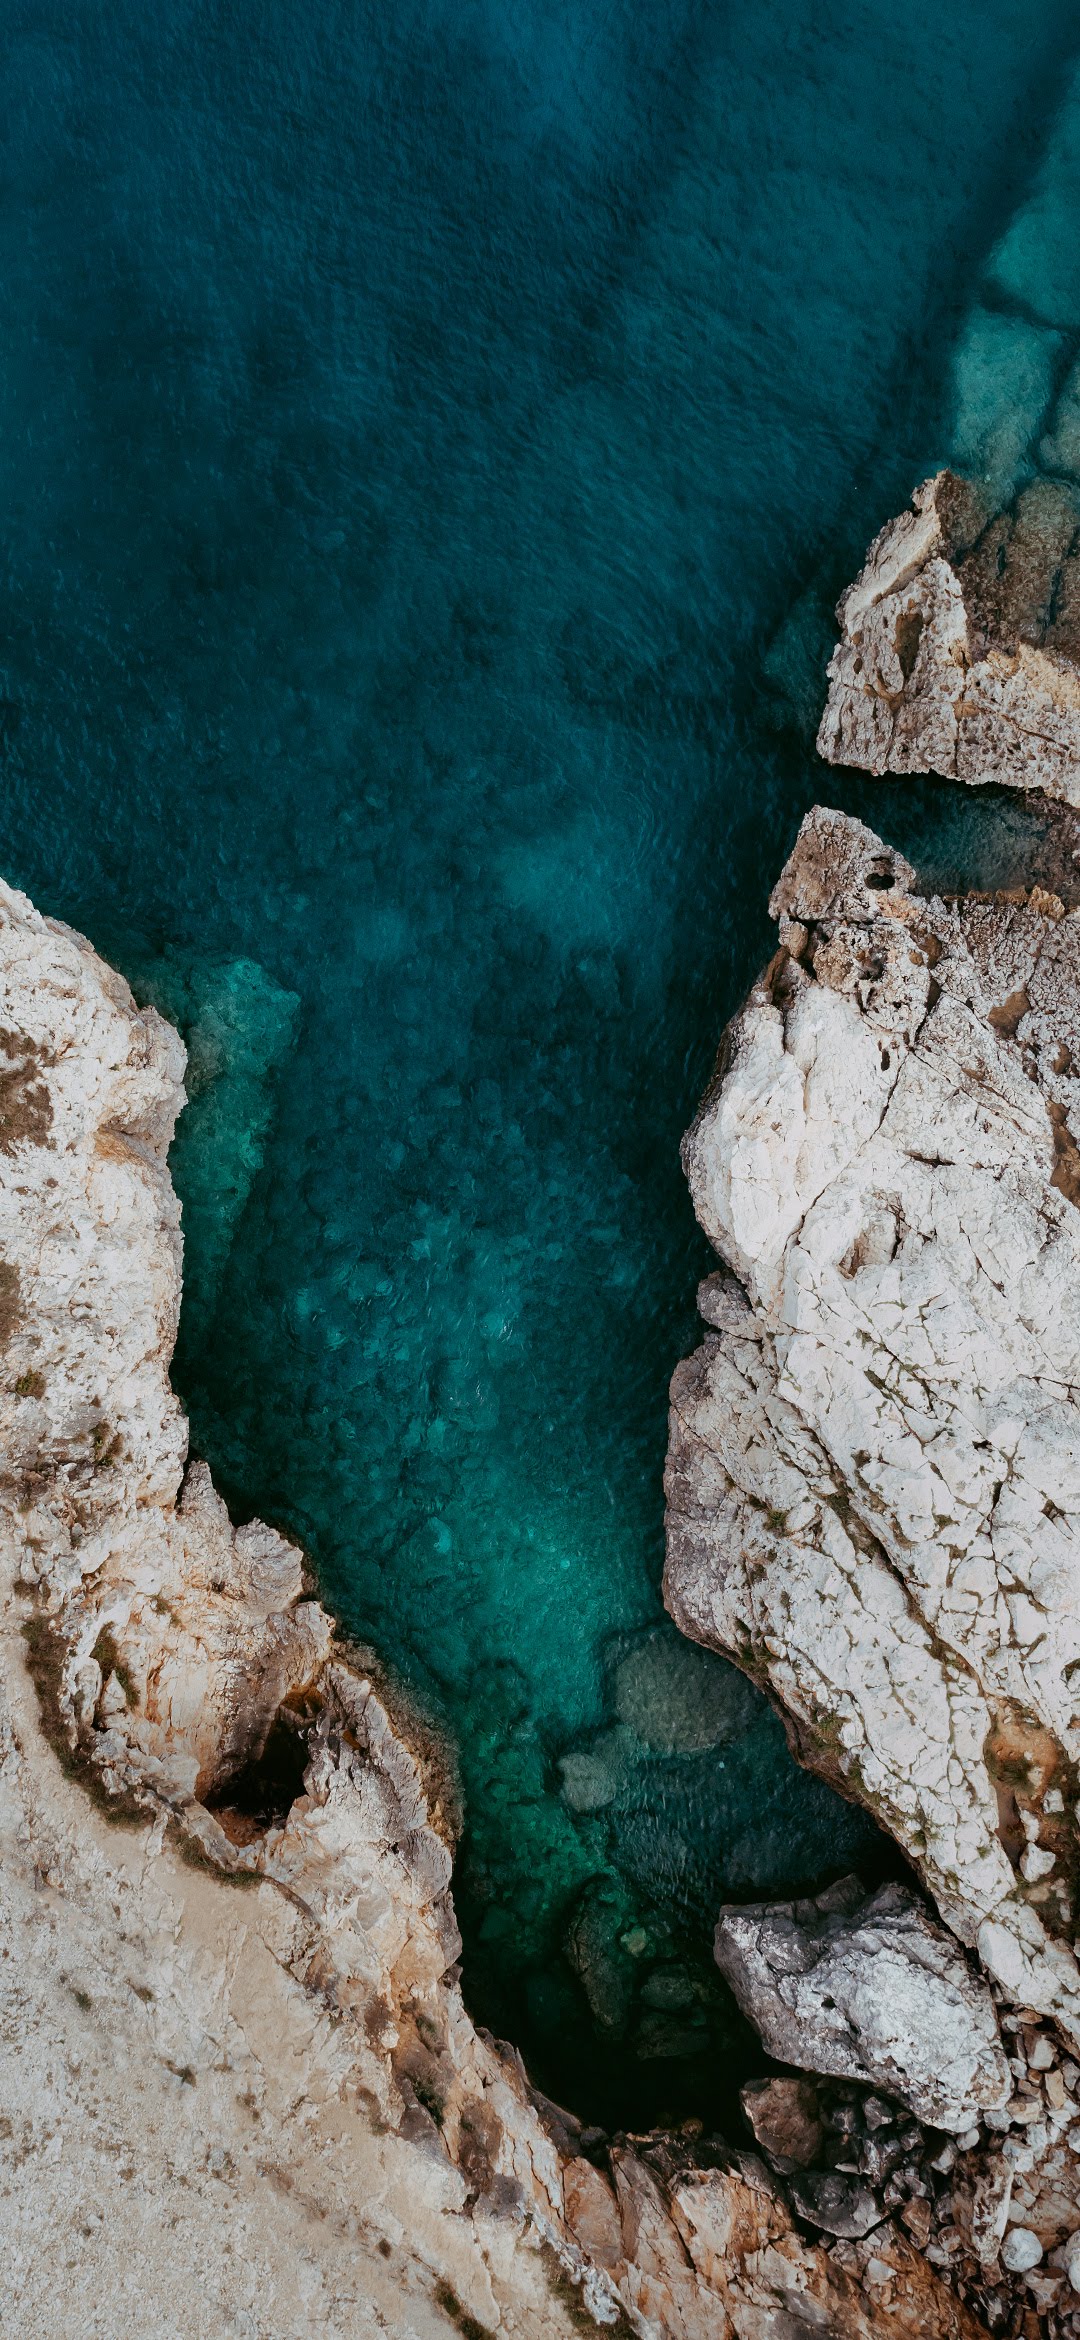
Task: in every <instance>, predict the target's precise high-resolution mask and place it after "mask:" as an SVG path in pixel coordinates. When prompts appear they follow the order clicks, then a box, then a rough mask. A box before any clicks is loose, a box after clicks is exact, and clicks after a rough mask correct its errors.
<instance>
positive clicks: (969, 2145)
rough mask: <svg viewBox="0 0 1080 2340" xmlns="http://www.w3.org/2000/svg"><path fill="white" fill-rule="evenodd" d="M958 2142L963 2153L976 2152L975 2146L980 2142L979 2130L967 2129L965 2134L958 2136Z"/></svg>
mask: <svg viewBox="0 0 1080 2340" xmlns="http://www.w3.org/2000/svg"><path fill="white" fill-rule="evenodd" d="M956 2142H957V2145H958V2146H959V2148H960V2151H961V2153H974V2151H975V2147H976V2145H977V2144H978V2142H979V2132H978V2130H977V2129H965V2130H964V2131H963V2134H962V2135H961V2136H959V2137H958V2138H957V2140H956Z"/></svg>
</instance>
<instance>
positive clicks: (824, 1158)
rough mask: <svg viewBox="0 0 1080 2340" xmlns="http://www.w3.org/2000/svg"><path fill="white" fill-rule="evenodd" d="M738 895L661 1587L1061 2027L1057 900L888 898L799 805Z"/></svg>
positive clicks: (1062, 989) (1071, 1251) (838, 825)
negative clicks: (740, 957) (751, 914)
mask: <svg viewBox="0 0 1080 2340" xmlns="http://www.w3.org/2000/svg"><path fill="white" fill-rule="evenodd" d="M773 909H774V913H775V914H776V915H777V916H778V917H779V918H780V921H781V936H782V938H784V939H783V941H782V947H781V950H780V952H779V953H778V955H777V957H776V959H774V961H773V962H772V965H771V966H770V967H769V968H768V969H767V970H766V973H765V975H764V976H763V978H762V980H761V982H760V983H759V984H758V985H757V987H756V988H755V990H754V991H753V992H752V994H751V996H750V999H749V1000H748V1002H747V1004H746V1006H745V1007H744V1008H743V1010H742V1011H741V1013H740V1014H739V1015H738V1016H737V1017H736V1018H735V1020H734V1022H733V1024H732V1025H731V1027H730V1029H729V1031H728V1034H727V1035H726V1037H725V1041H724V1046H723V1049H722V1052H721V1061H720V1066H719V1068H718V1073H717V1078H716V1080H715V1082H714V1085H713V1087H712V1089H711V1090H710V1091H709V1093H708V1095H707V1097H706V1099H705V1101H704V1104H703V1105H702V1108H701V1111H700V1113H699V1115H698V1117H697V1120H696V1121H695V1122H694V1124H693V1126H692V1128H691V1130H690V1131H689V1133H688V1135H687V1138H686V1141H685V1146H684V1161H685V1165H686V1170H687V1175H688V1177H689V1181H690V1186H691V1191H692V1194H693V1197H694V1203H695V1208H696V1210H697V1213H698V1217H699V1218H700V1220H701V1223H702V1225H703V1227H704V1228H705V1230H706V1232H707V1234H708V1235H709V1236H710V1238H711V1240H712V1241H713V1243H714V1244H715V1245H716V1248H717V1250H718V1251H719V1252H720V1253H721V1254H722V1256H723V1257H724V1259H725V1260H726V1261H727V1263H728V1266H729V1267H730V1269H731V1270H732V1271H734V1276H735V1277H737V1278H738V1279H739V1281H738V1283H737V1284H736V1283H734V1282H733V1283H731V1284H730V1285H729V1287H728V1295H727V1298H726V1301H725V1303H724V1307H723V1309H722V1310H720V1309H718V1307H717V1305H716V1300H715V1296H714V1297H712V1298H711V1299H710V1305H709V1315H710V1319H711V1324H712V1326H713V1328H714V1329H711V1330H710V1331H709V1333H708V1334H707V1337H706V1340H705V1342H704V1345H703V1347H702V1348H701V1349H699V1350H698V1351H697V1353H696V1355H695V1356H693V1357H692V1358H690V1359H689V1360H688V1361H687V1362H686V1363H685V1364H684V1365H681V1366H680V1367H679V1369H678V1371H677V1372H676V1374H675V1377H674V1380H673V1383H672V1410H671V1435H670V1446H669V1456H668V1476H667V1487H668V1524H667V1540H668V1548H667V1568H666V1576H665V1598H666V1600H667V1605H668V1607H669V1609H670V1611H671V1613H672V1615H673V1616H674V1618H675V1620H676V1623H677V1624H679V1625H680V1626H681V1627H682V1629H683V1630H684V1631H685V1632H687V1633H689V1634H690V1635H691V1636H692V1637H693V1638H696V1639H698V1640H700V1641H703V1642H705V1643H706V1644H707V1645H709V1646H710V1647H713V1648H716V1649H720V1650H723V1651H725V1652H726V1653H728V1654H729V1655H731V1656H734V1657H735V1658H736V1659H737V1660H738V1661H739V1662H740V1663H741V1664H742V1665H743V1667H744V1668H745V1669H746V1670H747V1671H748V1672H750V1673H752V1674H753V1675H754V1676H755V1678H756V1679H757V1680H759V1681H760V1682H762V1683H764V1684H765V1685H767V1686H768V1688H769V1689H770V1691H771V1692H772V1694H773V1695H774V1696H775V1697H776V1699H777V1701H778V1702H779V1704H780V1705H781V1706H782V1708H783V1709H784V1711H785V1713H786V1714H787V1716H788V1718H789V1721H790V1724H791V1728H792V1732H793V1735H794V1738H795V1742H796V1744H797V1746H798V1748H799V1751H800V1752H801V1753H803V1754H804V1755H805V1757H806V1758H807V1759H808V1760H810V1761H811V1762H813V1763H815V1764H816V1765H817V1766H818V1767H819V1768H820V1769H822V1770H823V1771H824V1772H826V1774H827V1775H828V1776H830V1777H832V1778H833V1779H834V1780H836V1781H837V1782H838V1784H840V1785H841V1786H842V1787H844V1788H845V1789H846V1790H847V1792H848V1793H850V1794H853V1795H855V1796H856V1797H857V1798H858V1799H860V1800H861V1801H863V1802H865V1803H867V1804H868V1805H869V1806H870V1807H871V1809H872V1810H873V1811H875V1812H876V1813H877V1814H878V1815H879V1816H880V1818H881V1820H882V1821H883V1823H884V1825H885V1826H886V1828H888V1829H889V1830H890V1832H891V1833H892V1834H893V1835H894V1836H895V1837H896V1839H897V1840H898V1841H899V1843H901V1844H902V1845H903V1847H904V1849H905V1851H906V1852H907V1853H908V1855H909V1857H910V1859H911V1860H912V1862H913V1863H914V1864H915V1866H916V1868H917V1869H918V1870H920V1871H921V1873H922V1876H923V1878H924V1880H925V1882H926V1884H927V1885H928V1887H929V1889H930V1891H931V1893H932V1894H933V1896H934V1899H935V1900H936V1902H937V1904H938V1907H939V1909H940V1910H941V1912H942V1915H943V1916H944V1917H945V1918H946V1920H947V1922H948V1923H949V1924H950V1925H951V1926H952V1927H953V1928H954V1930H955V1931H956V1932H957V1933H958V1934H959V1936H960V1938H961V1940H962V1941H963V1942H965V1943H968V1944H971V1945H977V1946H978V1950H979V1953H980V1956H981V1958H982V1960H983V1963H984V1965H985V1966H986V1968H987V1970H988V1971H989V1973H990V1974H991V1975H992V1976H994V1977H995V1978H996V1979H997V1981H998V1982H999V1984H1000V1985H1001V1987H1002V1989H1003V1990H1004V1991H1005V1992H1006V1993H1007V1994H1008V1995H1009V1996H1011V1997H1012V1998H1013V1999H1014V2000H1016V2001H1017V2002H1018V2003H1021V2004H1023V2005H1026V2006H1029V2007H1032V2008H1036V2009H1041V2010H1045V2011H1050V2012H1053V2014H1054V2015H1055V2016H1056V2018H1057V2020H1058V2021H1059V2022H1060V2023H1061V2025H1062V2026H1063V2027H1064V2029H1065V2030H1066V2031H1067V2033H1068V2034H1069V2036H1070V2037H1071V2038H1072V2039H1073V2040H1074V2041H1078V2040H1080V1973H1078V1970H1077V1964H1076V1959H1075V1956H1074V1952H1073V1947H1072V1944H1073V1939H1074V1936H1075V1935H1076V1934H1077V1932H1078V1930H1080V1912H1078V1909H1077V1905H1076V1899H1075V1895H1076V1871H1077V1826H1076V1801H1077V1787H1078V1772H1077V1765H1078V1761H1080V1710H1078V1703H1077V1698H1078V1690H1077V1685H1080V1411H1078V1405H1077V1396H1076V1392H1077V1390H1078V1389H1080V1207H1078V1206H1080V1153H1078V1151H1077V1145H1076V1139H1075V1136H1074V1129H1075V1128H1080V1119H1078V1118H1077V1113H1078V1106H1080V1088H1078V1085H1077V1074H1076V1071H1075V1070H1074V1066H1080V1028H1078V1024H1080V986H1078V981H1077V973H1078V968H1080V919H1077V918H1073V917H1065V916H1063V915H1062V913H1061V905H1060V903H1059V902H1057V901H1056V900H1055V899H1054V898H1053V897H1050V896H1046V895H1040V894H1039V893H1038V892H1037V891H1036V892H1034V893H1033V894H1032V895H1031V896H1030V897H1029V898H1028V899H1027V900H1024V901H1015V900H1014V901H1008V902H987V901H980V900H977V899H970V900H961V901H959V902H957V903H944V902H941V901H926V900H922V899H920V898H919V897H918V896H917V895H916V894H915V893H914V892H913V891H912V873H911V872H910V870H908V869H907V868H906V866H905V865H904V864H903V863H902V862H901V861H900V860H899V859H898V857H897V856H895V855H894V854H891V853H889V852H888V851H887V850H886V848H885V847H884V846H883V845H882V844H881V842H880V840H879V839H878V838H876V837H874V836H873V835H872V833H871V832H870V831H869V830H867V829H864V828H863V827H862V826H861V825H860V824H859V823H858V822H854V821H850V820H847V819H845V818H844V817H843V816H841V815H839V814H835V813H824V812H821V811H817V812H815V813H812V814H810V815H809V816H808V818H807V820H806V822H805V823H804V825H803V830H802V833H801V835H800V838H799V842H798V844H797V846H796V849H795V852H794V854H793V856H792V859H791V861H790V862H789V864H788V866H787V869H786V870H785V872H784V874H783V877H782V878H781V880H780V883H779V885H778V887H777V889H776V892H775V894H774V897H773ZM1047 1797H1049V1802H1047V1801H1046V1799H1047ZM1059 1797H1060V1804H1059V1801H1058V1799H1059ZM1030 1845H1037V1846H1038V1848H1039V1849H1040V1851H1041V1852H1042V1853H1045V1854H1050V1855H1052V1856H1053V1860H1054V1867H1053V1869H1052V1870H1046V1865H1045V1863H1043V1862H1040V1863H1039V1864H1037V1867H1038V1868H1039V1869H1043V1870H1045V1871H1046V1873H1043V1874H1036V1875H1035V1876H1034V1878H1033V1877H1032V1875H1031V1868H1032V1864H1031V1863H1027V1865H1026V1867H1025V1865H1024V1856H1025V1853H1026V1851H1027V1849H1028V1847H1029V1846H1030Z"/></svg>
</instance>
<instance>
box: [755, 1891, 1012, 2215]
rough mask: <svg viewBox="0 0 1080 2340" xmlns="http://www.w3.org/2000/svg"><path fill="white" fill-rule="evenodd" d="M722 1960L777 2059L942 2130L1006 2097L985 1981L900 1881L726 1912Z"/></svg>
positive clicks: (959, 2126)
mask: <svg viewBox="0 0 1080 2340" xmlns="http://www.w3.org/2000/svg"><path fill="white" fill-rule="evenodd" d="M716 1963H717V1965H718V1966H719V1968H720V1971H721V1973H722V1974H723V1975H724V1976H725V1977H726V1979H727V1981H728V1982H729V1983H730V1984H731V1987H732V1990H733V1991H734V1993H735V1996H736V1998H737V2000H738V2002H739V2005H740V2007H741V2008H742V2011H743V2014H744V2015H746V2016H747V2017H748V2018H749V2020H750V2022H751V2023H753V2024H754V2026H755V2028H756V2030H757V2031H759V2032H760V2034H761V2038H762V2039H763V2041H764V2043H765V2046H766V2047H767V2048H768V2051H769V2054H770V2055H772V2056H775V2057H776V2058H777V2061H778V2062H781V2063H785V2064H799V2065H801V2066H802V2067H803V2068H804V2070H806V2071H808V2072H822V2073H831V2074H833V2075H834V2076H836V2077H837V2078H839V2079H843V2080H862V2081H866V2082H869V2083H870V2084H871V2085H875V2086H878V2087H881V2088H885V2089H887V2090H888V2092H889V2094H890V2095H891V2096H895V2097H898V2098H899V2100H900V2102H901V2103H902V2104H906V2105H908V2106H910V2108H911V2110H912V2112H913V2113H914V2114H915V2115H916V2117H917V2118H918V2119H919V2120H920V2121H926V2122H928V2123H930V2124H931V2125H932V2126H934V2127H935V2128H939V2129H954V2130H964V2129H967V2128H969V2127H970V2125H971V2122H972V2120H973V2119H975V2118H977V2116H978V2114H979V2113H980V2112H982V2111H985V2109H986V2108H987V2106H990V2105H994V2106H997V2105H1001V2104H1004V2102H1005V2100H1006V2098H1007V2097H1008V2096H1009V2095H1010V2093H1011V2080H1010V2075H1009V2067H1008V2064H1007V2062H1006V2060H1005V2052H1004V2049H1003V2048H1002V2045H1001V2037H1000V2034H999V2031H998V2025H997V2017H996V2015H995V2013H994V2004H993V2000H992V1999H991V1996H990V1992H989V1990H988V1989H987V1986H986V1984H985V1982H984V1981H983V1980H982V1979H981V1977H978V1976H976V1975H974V1974H973V1973H972V1972H971V1969H970V1967H969V1966H968V1963H967V1961H966V1959H965V1958H964V1956H963V1954H962V1952H961V1951H960V1950H959V1949H958V1948H957V1947H956V1945H955V1943H954V1942H952V1941H950V1939H949V1936H948V1935H947V1934H946V1933H945V1931H944V1928H943V1927H941V1926H938V1925H935V1924H934V1923H933V1921H932V1920H931V1919H930V1918H929V1917H928V1916H927V1913H926V1911H925V1909H924V1908H923V1906H922V1904H921V1902H919V1901H917V1900H916V1898H915V1895H914V1894H913V1893H909V1892H908V1891H907V1889H906V1887H904V1886H902V1885H885V1886H883V1887H882V1888H881V1890H880V1892H877V1893H874V1894H867V1893H865V1892H864V1890H863V1888H862V1887H861V1886H860V1884H859V1882H858V1879H857V1878H854V1877H847V1878H845V1879H844V1880H843V1882H842V1883H841V1884H839V1885H834V1886H831V1887H830V1888H829V1890H828V1892H826V1893H822V1894H819V1895H818V1896H817V1898H816V1899H814V1900H808V1901H792V1902H774V1903H772V1904H771V1905H769V1904H765V1905H762V1904H759V1905H757V1906H756V1907H750V1908H745V1909H726V1910H722V1911H721V1913H720V1918H719V1922H718V1924H717V1929H716ZM833 2231H834V2232H836V2233H839V2232H841V2231H844V2230H842V2229H840V2228H835V2229H834V2230H833Z"/></svg>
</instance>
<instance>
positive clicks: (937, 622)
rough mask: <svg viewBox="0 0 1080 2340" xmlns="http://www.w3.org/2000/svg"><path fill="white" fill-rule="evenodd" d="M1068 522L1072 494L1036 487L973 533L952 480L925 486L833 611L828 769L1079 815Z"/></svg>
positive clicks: (1078, 703) (1079, 632)
mask: <svg viewBox="0 0 1080 2340" xmlns="http://www.w3.org/2000/svg"><path fill="white" fill-rule="evenodd" d="M1078 519H1080V507H1078V500H1077V491H1076V489H1075V488H1074V487H1067V486H1065V485H1064V484H1063V483H1060V482H1057V483H1055V482H1051V481H1046V480H1040V481H1037V482H1036V483H1034V484H1033V485H1032V486H1031V487H1030V488H1029V489H1027V490H1026V491H1025V492H1024V494H1023V495H1021V497H1020V498H1019V499H1018V501H1017V503H1016V505H1015V506H1014V507H1012V509H1011V510H1010V511H1008V512H1007V513H1004V514H1000V515H997V516H995V517H994V518H993V519H992V520H989V521H988V522H987V524H986V526H985V527H984V528H982V529H980V528H979V524H978V520H977V519H976V518H974V517H973V516H972V512H971V508H970V502H969V500H968V499H967V498H966V496H965V491H964V489H963V488H962V485H961V483H960V482H959V481H956V480H953V479H952V478H951V476H950V474H949V473H947V472H942V473H939V474H938V476H937V478H935V479H931V480H927V481H925V482H924V484H923V486H922V487H920V488H918V489H917V490H916V493H915V496H914V498H913V503H912V509H911V511H910V512H905V513H902V514H901V515H900V518H899V519H897V520H892V521H890V522H889V523H888V525H887V527H885V528H883V529H882V531H881V533H880V535H879V536H877V537H876V538H875V540H874V543H873V544H872V545H871V547H870V551H869V553H868V554H867V558H866V563H865V566H864V568H863V569H862V572H861V574H860V575H859V577H858V578H857V579H856V581H855V583H854V585H852V586H851V587H850V588H849V590H848V592H847V593H846V594H845V595H844V597H843V600H842V601H841V602H840V604H839V607H838V609H837V617H838V619H839V623H840V627H841V639H840V642H839V644H838V646H837V649H836V651H835V652H834V654H833V657H832V659H831V661H830V664H829V695H828V700H827V703H826V707H825V713H824V715H823V717H822V720H821V728H820V731H819V733H818V742H817V744H818V751H819V753H820V754H821V755H822V756H824V757H825V758H826V760H827V762H829V763H832V764H855V765H858V766H860V767H861V768H862V769H864V770H866V771H869V772H940V773H943V774H944V775H945V776H946V777H948V778H952V779H957V780H966V781H969V782H970V783H972V784H973V785H978V784H980V783H984V782H989V781H996V782H999V783H1000V784H1002V785H1003V786H1007V787H1011V788H1038V789H1042V790H1044V791H1045V793H1046V794H1047V795H1048V796H1053V797H1060V798H1063V799H1064V800H1065V801H1066V802H1068V803H1069V804H1074V805H1077V804H1080V672H1078V671H1077V664H1076V661H1077V660H1078V659H1080V627H1078V616H1080V560H1078V558H1077V555H1076V553H1075V552H1074V550H1073V544H1074V540H1075V537H1076V530H1077V524H1078ZM969 538H972V539H973V541H971V542H970V543H969V542H968V539H969Z"/></svg>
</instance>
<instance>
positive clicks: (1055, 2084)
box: [1043, 2072, 1065, 2112]
mask: <svg viewBox="0 0 1080 2340" xmlns="http://www.w3.org/2000/svg"><path fill="white" fill-rule="evenodd" d="M1043 2085H1044V2087H1045V2089H1046V2101H1047V2104H1052V2105H1053V2107H1054V2110H1055V2112H1060V2111H1061V2107H1062V2105H1063V2104H1064V2102H1065V2079H1064V2075H1063V2074H1062V2073H1061V2072H1048V2073H1047V2075H1046V2079H1045V2081H1044V2083H1043Z"/></svg>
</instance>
